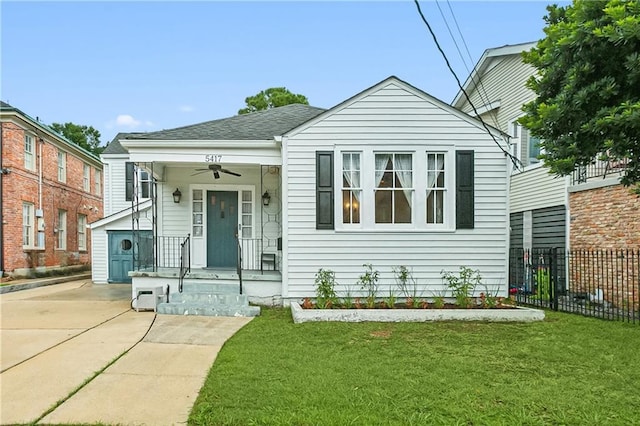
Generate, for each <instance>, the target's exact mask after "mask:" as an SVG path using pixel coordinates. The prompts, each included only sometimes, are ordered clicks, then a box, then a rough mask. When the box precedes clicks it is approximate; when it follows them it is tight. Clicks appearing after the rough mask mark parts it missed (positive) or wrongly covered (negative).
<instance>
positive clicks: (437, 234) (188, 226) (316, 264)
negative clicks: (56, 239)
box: [92, 77, 511, 314]
mask: <svg viewBox="0 0 640 426" xmlns="http://www.w3.org/2000/svg"><path fill="white" fill-rule="evenodd" d="M490 131H491V134H489V133H488V132H487V130H486V129H485V128H484V127H483V126H482V124H481V123H480V122H479V121H478V120H476V119H474V118H472V117H470V116H469V115H467V114H465V113H462V112H460V111H459V110H457V109H455V108H453V107H451V106H450V105H447V104H446V103H444V102H442V101H440V100H438V99H435V98H434V97H432V96H430V95H428V94H427V93H425V92H423V91H421V90H419V89H417V88H415V87H413V86H411V85H410V84H408V83H406V82H404V81H402V80H400V79H398V78H396V77H389V78H387V79H385V80H384V81H382V82H380V83H378V84H376V85H375V86H373V87H370V88H368V89H366V90H364V91H363V92H361V93H359V94H357V95H355V96H353V97H351V98H349V99H348V100H346V101H344V102H342V103H340V104H339V105H337V106H335V107H333V108H331V109H329V110H323V109H320V108H314V107H310V106H305V105H288V106H284V107H280V108H274V109H270V110H266V111H261V112H256V113H252V114H247V115H239V116H234V117H231V118H225V119H221V120H214V121H209V122H205V123H200V124H194V125H191V126H186V127H180V128H176V129H170V130H163V131H158V132H150V133H135V134H121V135H118V136H117V137H116V139H114V141H113V142H112V143H111V144H110V145H109V146H108V147H107V149H106V150H105V152H104V154H103V157H102V158H103V162H104V164H105V173H104V176H105V181H106V183H105V188H109V190H107V191H105V211H106V212H107V216H106V217H105V218H104V219H102V220H100V221H98V222H95V223H93V224H92V229H93V244H94V247H93V254H94V259H93V280H94V282H96V283H107V282H110V281H122V280H126V279H127V278H132V280H133V285H132V297H133V298H134V299H135V298H136V297H138V296H140V295H141V294H142V293H144V294H147V293H146V292H141V291H140V289H149V288H152V289H153V288H157V287H158V286H160V287H161V290H158V292H159V293H161V294H164V296H162V299H163V300H164V299H165V298H168V299H169V301H170V303H169V305H171V303H172V301H173V300H180V301H181V300H184V299H183V298H182V296H181V295H180V294H179V293H180V291H181V290H182V289H183V286H184V289H185V291H186V289H187V287H192V288H195V287H198V286H199V288H200V289H201V291H204V289H205V288H208V292H209V294H210V296H209V297H214V298H216V297H217V296H216V295H215V293H216V292H220V291H221V290H220V289H221V288H222V286H223V285H226V286H227V287H232V288H233V289H234V292H235V294H236V295H237V294H238V293H242V297H243V298H248V300H251V301H254V302H258V303H269V304H280V303H284V302H287V301H288V300H300V299H302V298H304V297H311V298H313V297H314V296H315V286H314V280H315V275H316V273H317V272H318V270H319V269H320V268H325V269H331V270H332V271H334V272H335V276H336V279H337V281H338V283H339V285H338V287H337V290H338V292H339V293H342V294H344V293H345V292H346V291H347V290H349V291H351V293H352V294H357V293H358V292H359V291H360V288H359V286H358V284H357V281H358V278H359V276H360V275H361V274H362V273H363V272H364V268H363V265H364V264H371V265H372V266H373V268H374V269H376V270H378V271H379V272H380V295H381V296H383V295H384V294H388V291H389V289H393V288H394V287H395V285H396V284H395V282H394V274H393V268H394V267H398V266H406V267H408V268H409V269H410V270H411V271H412V273H413V277H414V278H415V280H416V283H417V284H418V287H419V289H418V292H419V294H420V295H421V296H422V297H425V298H428V297H432V296H435V295H439V294H442V292H443V291H445V289H446V287H445V286H444V283H443V282H442V279H441V272H442V271H443V270H446V271H450V272H458V271H459V269H460V267H463V266H465V267H469V268H472V269H478V270H479V271H480V273H481V275H482V277H483V282H484V283H485V285H486V286H487V288H486V289H479V290H478V291H487V290H489V291H491V292H492V293H497V294H500V295H506V294H507V289H508V283H507V279H506V276H507V251H508V211H507V204H508V185H509V175H510V171H511V163H510V161H509V159H508V158H507V157H506V156H505V154H504V152H503V150H506V149H508V144H507V142H506V141H505V138H504V134H503V133H502V132H500V131H498V130H496V129H494V128H490ZM127 198H128V200H127ZM180 270H182V273H180ZM181 281H182V282H181ZM134 303H135V301H134ZM243 303H244V302H243ZM163 305H165V304H164V303H163V304H162V305H161V306H160V307H159V308H158V309H159V310H160V311H163V309H162V306H163ZM174 308H175V307H174ZM174 308H171V309H168V308H167V309H166V310H164V311H165V312H171V313H179V314H182V313H184V311H183V310H180V309H183V308H182V307H181V308H180V309H179V310H176V309H178V308H175V309H174ZM193 312H194V310H193V309H192V310H191V311H190V313H193ZM195 312H196V313H200V314H204V313H205V309H202V310H200V311H198V310H195ZM211 312H213V311H211ZM210 314H215V313H210ZM249 314H252V313H249ZM253 314H255V313H253Z"/></svg>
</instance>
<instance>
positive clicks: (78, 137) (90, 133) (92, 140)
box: [50, 123, 104, 155]
mask: <svg viewBox="0 0 640 426" xmlns="http://www.w3.org/2000/svg"><path fill="white" fill-rule="evenodd" d="M50 127H51V128H52V129H53V130H55V131H56V132H58V133H60V134H61V135H63V136H64V137H65V138H67V139H69V140H70V141H71V142H73V143H75V144H76V145H78V146H80V147H82V148H84V149H86V150H87V151H89V152H92V153H94V154H96V155H100V153H101V152H102V150H103V149H104V148H103V147H101V146H100V132H99V131H97V130H96V129H94V128H93V127H92V126H84V125H78V124H73V123H64V124H60V123H53V124H52V125H51V126H50Z"/></svg>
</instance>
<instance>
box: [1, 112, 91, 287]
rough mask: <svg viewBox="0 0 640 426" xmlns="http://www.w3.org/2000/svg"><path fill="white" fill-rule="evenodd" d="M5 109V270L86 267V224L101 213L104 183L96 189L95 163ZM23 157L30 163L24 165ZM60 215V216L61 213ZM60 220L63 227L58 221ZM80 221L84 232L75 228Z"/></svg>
mask: <svg viewBox="0 0 640 426" xmlns="http://www.w3.org/2000/svg"><path fill="white" fill-rule="evenodd" d="M5 105H6V104H5ZM5 105H3V110H2V113H3V116H2V120H3V121H2V167H3V168H5V169H7V170H8V174H6V175H3V176H2V185H3V193H2V209H3V221H4V224H3V225H4V226H3V236H2V237H3V249H4V265H3V266H4V271H5V272H9V273H12V274H14V275H30V274H32V273H33V272H34V271H38V272H42V271H44V270H46V269H50V268H58V267H65V266H71V265H81V264H83V265H84V264H89V263H90V261H91V232H90V230H89V229H88V228H86V225H88V224H89V223H90V222H92V221H95V220H97V219H98V218H100V217H102V209H103V205H102V193H101V191H102V189H103V187H104V185H102V183H101V182H100V183H99V185H96V178H97V179H102V174H101V172H102V165H101V164H100V161H99V160H98V158H97V157H95V156H93V155H91V154H89V153H86V152H85V151H82V150H79V149H78V148H77V147H76V146H75V145H73V144H71V143H70V142H68V141H65V140H63V139H61V138H60V137H58V136H57V134H55V133H54V132H52V131H51V130H50V129H49V128H48V127H46V126H44V125H41V124H40V123H38V122H37V121H35V120H32V119H31V118H29V117H27V116H24V115H23V114H22V113H21V112H20V111H19V110H16V109H14V108H12V107H5ZM25 135H26V136H27V137H28V138H30V141H31V143H30V145H31V148H32V155H30V154H29V153H28V152H27V151H25ZM59 152H62V153H64V154H63V157H64V159H65V160H64V161H65V166H64V170H65V172H64V173H63V176H64V175H66V176H64V178H63V179H60V175H59V171H58V155H59ZM25 156H27V157H31V158H32V160H29V159H27V160H26V161H25ZM29 163H30V165H29ZM87 178H88V181H87ZM61 211H64V212H65V213H64V214H63V215H61V214H60V212H61ZM64 216H66V223H59V218H60V217H62V218H64ZM82 223H84V224H85V228H84V229H83V230H82V229H80V230H79V226H81V225H82ZM79 231H80V232H79ZM83 231H84V232H83ZM25 234H27V236H25ZM25 240H26V241H25ZM82 240H84V242H85V243H84V244H83V241H82ZM25 243H26V244H25ZM83 245H84V247H83Z"/></svg>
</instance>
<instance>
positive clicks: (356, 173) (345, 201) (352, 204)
mask: <svg viewBox="0 0 640 426" xmlns="http://www.w3.org/2000/svg"><path fill="white" fill-rule="evenodd" d="M361 199H362V182H361V175H360V153H359V152H345V153H343V154H342V222H343V223H360V200H361Z"/></svg>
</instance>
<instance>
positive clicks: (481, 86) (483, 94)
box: [436, 0, 500, 128]
mask: <svg viewBox="0 0 640 426" xmlns="http://www.w3.org/2000/svg"><path fill="white" fill-rule="evenodd" d="M436 3H438V0H436ZM447 6H449V12H450V13H451V17H452V18H453V22H454V23H455V24H456V29H457V30H458V34H460V39H461V40H462V44H463V45H464V48H465V50H466V52H467V56H468V57H469V61H470V62H471V63H473V58H472V57H471V52H469V46H467V42H466V41H465V39H464V35H462V30H460V25H458V20H457V19H456V14H455V13H453V8H452V7H451V2H450V1H449V0H447ZM438 8H440V6H439V5H438ZM440 13H442V11H440ZM443 19H444V16H443ZM447 28H448V26H447ZM452 37H453V36H452ZM457 47H458V45H457V44H456V48H457ZM459 52H460V50H458V53H459ZM460 56H462V53H460ZM463 62H464V63H465V68H466V69H467V73H468V74H469V76H471V80H472V81H474V82H475V83H476V87H478V94H479V95H480V99H481V100H482V102H484V103H485V105H490V104H491V100H490V98H489V95H488V94H487V91H486V90H485V88H484V84H483V83H482V79H481V78H480V76H477V77H476V78H474V77H473V75H472V71H470V70H469V68H468V67H467V66H466V62H465V61H464V60H463ZM473 71H475V67H474V69H473ZM489 114H490V116H491V118H492V119H493V123H494V124H495V125H496V127H497V128H500V122H499V121H498V114H497V113H496V111H495V110H494V109H491V110H490V111H489Z"/></svg>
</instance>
